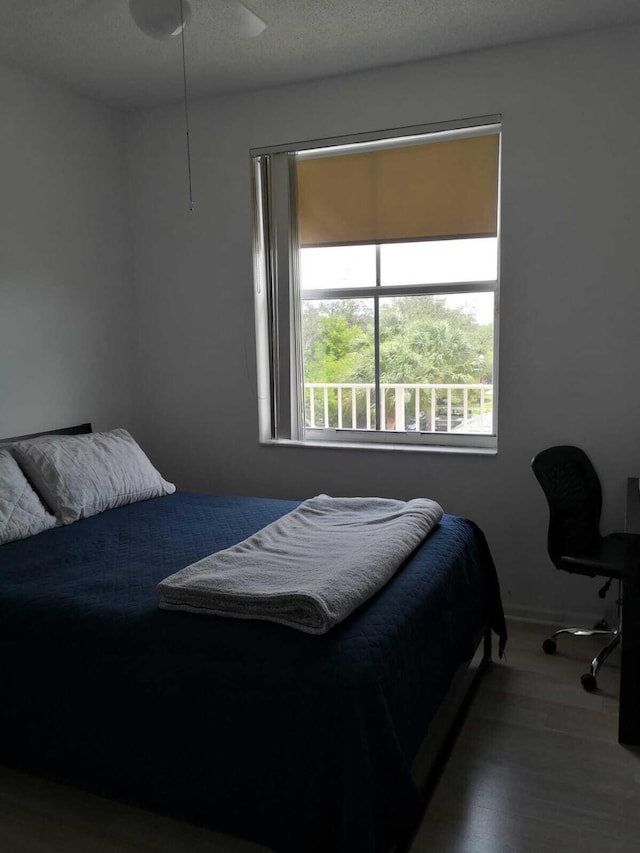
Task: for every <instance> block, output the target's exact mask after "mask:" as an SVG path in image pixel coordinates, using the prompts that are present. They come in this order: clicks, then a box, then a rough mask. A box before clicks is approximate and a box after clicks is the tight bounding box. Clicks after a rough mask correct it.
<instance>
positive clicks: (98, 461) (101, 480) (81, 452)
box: [11, 429, 176, 524]
mask: <svg viewBox="0 0 640 853" xmlns="http://www.w3.org/2000/svg"><path fill="white" fill-rule="evenodd" d="M11 452H12V453H13V454H14V456H15V457H16V459H17V460H18V462H19V463H20V465H21V466H22V468H23V469H24V471H25V472H26V474H27V476H28V477H29V479H30V480H31V482H32V483H33V485H34V486H35V488H36V489H37V490H38V492H39V493H40V494H41V495H42V497H43V499H44V500H45V501H46V503H47V504H48V505H49V507H50V508H51V509H52V510H53V511H54V512H55V514H56V516H57V517H58V519H59V520H60V521H61V522H62V523H63V524H71V523H72V522H74V521H77V520H78V519H80V518H87V517H88V516H90V515H97V513H99V512H104V511H105V510H107V509H112V508H113V507H117V506H122V505H123V504H131V503H135V502H136V501H144V500H147V498H157V497H160V496H162V495H170V494H172V493H173V492H175V490H176V487H175V486H174V485H173V484H172V483H167V481H166V480H164V479H163V478H162V477H161V476H160V474H159V473H158V471H156V469H155V468H154V467H153V465H152V464H151V462H149V460H148V458H147V456H146V455H145V454H144V452H143V451H142V450H141V448H140V447H139V445H138V444H137V443H136V442H135V441H134V439H133V438H132V437H131V435H130V434H129V433H128V432H127V430H126V429H114V430H110V431H109V432H93V433H88V434H87V435H51V436H40V437H39V438H35V439H30V440H28V441H18V442H16V443H15V444H12V445H11Z"/></svg>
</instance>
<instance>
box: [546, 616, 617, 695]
mask: <svg viewBox="0 0 640 853" xmlns="http://www.w3.org/2000/svg"><path fill="white" fill-rule="evenodd" d="M560 634H573V636H574V637H593V636H596V635H597V636H600V635H605V634H606V635H607V636H608V637H610V638H611V639H610V640H609V642H608V643H607V645H606V646H605V647H604V648H603V649H601V650H600V651H599V652H598V654H597V655H596V656H595V657H594V658H593V660H592V661H591V666H590V667H589V672H586V673H585V674H584V675H583V676H581V678H580V682H581V684H582V686H583V687H584V689H585V690H587V691H588V692H589V693H592V692H593V691H594V690H597V689H598V680H597V679H598V673H599V672H600V667H601V666H602V664H603V663H604V662H605V661H606V659H607V658H608V657H609V655H610V654H611V652H612V651H613V650H614V649H615V648H616V646H618V645H620V640H621V637H622V632H621V630H620V628H612V629H610V630H605V629H601V628H559V629H558V630H557V631H554V633H553V634H552V635H551V637H549V638H547V639H546V640H545V641H544V642H543V644H542V648H543V650H544V652H545V653H546V654H548V655H551V654H553V653H554V652H555V650H556V647H557V642H556V638H557V637H559V636H560Z"/></svg>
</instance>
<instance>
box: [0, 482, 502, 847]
mask: <svg viewBox="0 0 640 853" xmlns="http://www.w3.org/2000/svg"><path fill="white" fill-rule="evenodd" d="M295 506H296V502H293V501H285V500H275V499H264V498H242V497H227V496H218V495H207V494H196V493H187V492H180V491H178V492H176V493H175V494H172V495H167V496H164V497H158V498H152V499H150V500H145V501H142V502H140V503H135V504H131V505H128V506H121V507H118V508H116V509H111V510H108V511H106V512H103V513H101V514H98V515H95V516H93V517H91V518H86V519H83V520H81V521H77V522H75V523H73V524H70V525H68V526H64V527H58V528H55V529H52V530H47V531H45V532H43V533H40V534H39V535H37V536H32V537H30V538H27V539H24V540H21V541H16V542H11V543H9V544H5V545H2V546H0V578H1V580H0V752H1V756H0V757H1V759H2V760H3V761H4V762H6V763H10V764H13V765H18V766H21V767H26V768H29V769H31V770H35V771H37V772H41V773H46V774H49V775H53V776H54V777H57V778H62V779H64V780H66V781H70V782H72V783H75V784H78V785H81V786H83V787H90V788H92V789H94V790H98V791H100V792H103V793H106V794H108V795H110V796H115V797H117V798H122V799H125V800H127V801H132V802H135V803H138V804H141V805H144V806H147V807H151V808H154V809H159V810H162V811H164V812H167V813H171V814H176V815H180V816H183V817H186V818H189V819H192V820H196V821H200V822H204V823H206V824H208V825H210V826H212V827H215V828H216V829H218V830H221V831H223V832H227V833H230V834H232V835H235V836H240V837H243V838H246V839H249V840H252V841H255V842H258V843H261V844H263V845H265V846H267V847H269V848H271V849H273V850H274V851H278V853H281V851H282V853H294V851H295V853H300V851H305V853H306V851H309V853H313V851H341V853H347V851H348V852H349V853H374V851H376V853H377V851H383V850H385V851H386V850H390V849H392V848H393V847H394V845H395V846H396V847H398V846H399V845H400V844H402V843H405V842H406V839H407V838H408V837H410V834H411V831H412V829H413V828H414V827H415V826H416V822H417V821H418V819H419V817H420V813H421V807H422V802H423V799H422V791H421V784H422V782H423V781H424V778H421V779H420V780H418V779H417V778H416V776H417V775H420V776H421V777H424V776H425V774H426V771H427V770H429V771H431V772H433V769H434V767H437V766H438V761H439V760H440V759H441V751H440V750H441V745H442V743H443V740H444V736H443V732H448V731H449V729H450V727H449V725H448V723H447V724H446V725H445V724H444V723H443V721H445V720H447V717H448V716H450V714H449V711H451V709H452V708H454V707H455V708H457V707H458V705H459V702H456V703H455V706H454V705H453V704H452V703H453V699H452V697H453V694H454V692H457V691H458V688H457V685H458V683H459V682H460V680H461V678H463V676H464V674H465V673H466V682H469V683H470V681H471V679H470V673H474V672H475V670H473V669H470V668H469V667H470V663H471V661H473V660H474V659H475V660H476V661H477V660H478V659H481V660H482V662H483V663H484V664H486V662H487V661H488V659H489V656H490V641H489V636H490V635H489V632H490V629H493V630H494V631H496V632H497V633H498V635H499V636H500V643H501V645H502V644H504V641H505V638H506V632H505V627H504V618H503V614H502V606H501V602H500V595H499V589H498V582H497V578H496V574H495V569H494V566H493V562H492V559H491V555H490V552H489V549H488V547H487V543H486V541H485V538H484V536H483V534H482V532H481V531H480V530H479V528H478V527H477V526H476V525H475V524H473V523H472V522H470V521H468V520H465V519H462V518H458V517H455V516H451V515H445V516H444V518H443V519H442V521H441V522H440V524H439V525H438V526H437V528H436V529H435V530H434V531H433V532H432V533H431V534H430V536H429V537H428V538H427V540H426V541H425V542H424V543H423V544H422V545H421V546H420V547H419V548H418V549H417V550H416V551H415V552H414V554H413V555H412V557H411V558H410V559H409V560H408V561H407V562H406V563H405V565H404V566H403V567H402V568H401V569H400V570H399V571H398V572H397V573H396V575H395V576H394V578H393V579H392V580H391V581H390V582H389V583H388V584H387V585H386V586H385V587H384V588H383V589H382V590H381V591H380V592H379V593H377V594H376V595H375V596H374V597H373V598H371V599H370V600H369V601H368V602H366V603H365V604H364V605H362V606H361V607H360V608H359V609H358V610H357V611H356V612H354V613H353V614H352V615H351V616H350V617H349V618H348V619H347V620H346V621H345V622H343V623H341V624H340V625H338V626H336V627H335V628H333V629H332V630H331V631H329V632H328V633H327V634H325V635H322V636H311V635H308V634H304V633H301V632H299V631H295V630H292V629H291V628H288V627H285V626H282V625H277V624H274V623H270V622H266V621H242V620H237V619H229V618H221V617H212V616H200V615H194V614H189V613H180V612H167V611H163V610H160V609H158V606H157V605H158V594H157V591H156V586H157V584H158V582H159V581H160V580H162V579H163V578H165V577H166V576H168V575H170V574H172V573H173V572H175V571H177V570H178V569H180V568H182V567H184V566H186V565H188V564H190V563H193V562H195V561H196V560H199V559H201V558H202V557H203V556H205V555H207V554H210V553H212V552H214V551H218V550H220V549H223V548H227V547H229V546H230V545H233V544H235V543H236V542H239V541H241V540H243V539H245V538H246V537H248V536H250V535H251V534H252V533H254V532H255V531H257V530H259V529H260V528H262V527H264V526H265V525H267V524H269V523H271V522H272V521H274V520H276V519H277V518H279V517H281V516H282V515H284V514H285V513H287V512H289V511H290V510H291V509H293V508H294V507H295ZM474 656H475V657H474ZM480 669H481V667H479V668H478V671H480ZM466 682H465V689H466V686H467V684H466ZM425 733H426V737H425ZM425 756H426V758H425ZM434 756H436V759H435V760H434ZM437 756H440V758H437ZM421 764H423V765H424V767H420V765H421ZM425 768H426V769H425Z"/></svg>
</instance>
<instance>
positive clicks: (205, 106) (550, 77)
mask: <svg viewBox="0 0 640 853" xmlns="http://www.w3.org/2000/svg"><path fill="white" fill-rule="evenodd" d="M639 55H640V30H638V29H630V30H629V29H628V30H624V31H623V30H612V31H609V32H604V33H600V34H589V35H583V36H578V37H571V38H562V39H554V40H550V41H544V42H542V41H540V42H532V43H529V44H524V45H519V46H514V47H510V48H502V49H496V50H490V51H484V52H481V53H476V54H468V55H462V56H456V57H451V58H446V59H440V60H437V61H434V62H429V63H421V64H412V65H407V66H403V67H396V68H392V69H386V70H380V71H376V72H368V73H363V74H357V75H350V76H345V77H338V78H334V79H329V80H325V81H321V82H317V83H308V84H304V85H298V86H290V87H286V88H280V89H275V90H271V91H266V92H263V93H253V94H251V93H250V94H245V95H239V96H234V97H227V98H218V99H215V100H209V101H206V102H200V103H198V104H197V105H194V107H193V109H192V144H193V153H194V192H195V197H196V205H197V210H196V212H195V213H194V214H189V212H188V210H187V203H186V174H185V157H184V136H183V127H182V120H183V116H182V111H181V108H180V107H179V106H176V107H175V108H165V109H156V110H153V111H149V112H143V113H139V114H137V115H135V116H134V117H133V118H132V119H131V121H130V123H129V126H128V151H129V167H130V176H131V189H132V216H133V226H132V227H133V236H134V240H133V243H134V246H135V259H134V281H135V289H136V299H137V302H138V308H139V311H140V318H141V322H140V325H139V336H140V339H139V340H140V355H141V369H142V376H143V385H144V396H143V400H142V409H143V413H144V417H145V421H144V426H143V429H142V435H143V438H144V440H145V442H146V444H147V445H148V447H149V449H150V450H151V451H152V452H153V453H154V458H155V459H156V460H157V462H158V463H159V464H160V466H161V467H162V468H163V470H164V472H165V474H166V475H167V476H169V477H172V478H175V479H176V480H177V481H178V483H179V484H180V485H181V486H183V487H187V488H195V489H202V490H211V491H218V492H232V493H245V494H247V493H252V494H261V495H275V496H291V497H298V498H303V497H305V496H309V495H312V494H314V493H317V492H320V491H325V492H329V493H333V494H359V493H364V494H370V493H375V494H381V495H397V496H401V497H409V496H414V495H427V496H430V497H433V498H436V499H438V500H439V501H440V502H441V503H442V504H443V506H444V507H445V510H446V511H449V512H453V513H459V514H462V515H468V516H470V517H471V518H473V519H475V520H476V521H477V522H478V523H479V524H480V525H481V526H482V527H483V529H484V530H485V532H486V534H487V537H488V539H489V543H490V545H491V547H492V550H493V553H494V556H495V559H496V563H497V566H498V570H499V574H500V577H501V581H502V587H503V593H504V598H505V604H506V606H507V607H508V609H509V610H510V611H511V612H515V613H520V614H529V615H531V614H532V612H533V611H535V612H538V613H542V612H544V611H548V612H550V613H553V614H555V615H561V614H563V613H568V612H585V611H586V612H592V613H594V614H598V613H599V611H600V604H599V599H597V597H595V589H596V588H597V581H593V582H591V581H588V580H586V579H581V578H578V579H575V578H571V577H569V576H568V575H565V574H564V573H558V572H556V571H555V570H554V569H553V568H552V567H551V564H550V563H549V561H548V558H547V556H546V551H545V538H546V504H545V502H544V498H543V495H542V492H541V491H540V489H539V487H538V486H537V484H536V482H535V481H534V478H533V475H532V473H531V470H530V467H529V462H530V460H531V457H532V456H533V455H534V454H535V453H536V451H538V450H539V449H541V448H543V447H545V446H547V445H550V444H552V443H565V442H566V443H575V444H578V445H581V446H582V447H584V448H585V449H586V450H587V451H588V452H589V454H590V455H591V456H592V458H593V460H594V462H595V464H596V466H597V468H598V470H599V472H600V474H601V477H602V481H603V486H604V492H605V512H604V525H603V526H604V528H605V530H611V529H613V528H614V527H616V528H618V529H619V528H620V527H621V526H622V524H623V504H624V489H625V478H626V477H627V476H628V475H630V474H639V473H640V390H639V387H638V380H637V376H638V368H639V366H640V335H639V334H638V320H639V318H640V239H639V236H638V235H639V234H640V215H639V207H638V200H639V199H640V167H639V159H638V152H639V148H638V140H639V139H640V110H638V104H639V103H640V75H639V74H638V56H639ZM490 113H502V115H503V119H504V140H503V142H504V148H503V151H504V161H503V173H502V176H503V206H502V213H503V258H502V262H503V264H502V269H503V275H502V288H503V291H502V316H501V329H500V334H501V346H500V437H499V453H498V455H497V457H494V458H487V457H479V456H475V457H469V456H462V455H453V456H452V455H443V454H441V455H438V454H435V453H434V454H426V453H422V454H420V453H393V452H382V451H373V450H361V451H354V452H350V451H340V450H330V449H298V448H277V447H276V448H272V447H260V446H259V445H258V440H257V436H258V425H257V404H256V371H255V346H254V336H253V293H252V260H251V202H250V180H249V149H250V148H251V147H252V146H264V145H270V144H275V143H281V142H290V141H298V140H305V139H314V138H319V137H323V136H333V135H338V134H346V133H354V132H360V131H368V130H375V129H380V128H390V127H402V126H403V125H412V124H420V123H424V122H437V121H444V120H449V119H457V118H464V117H468V116H477V115H484V114H490Z"/></svg>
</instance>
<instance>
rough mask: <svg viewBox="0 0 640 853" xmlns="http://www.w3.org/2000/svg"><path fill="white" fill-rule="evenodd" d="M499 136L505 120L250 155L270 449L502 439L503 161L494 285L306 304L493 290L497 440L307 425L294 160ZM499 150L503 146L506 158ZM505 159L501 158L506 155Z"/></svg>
mask: <svg viewBox="0 0 640 853" xmlns="http://www.w3.org/2000/svg"><path fill="white" fill-rule="evenodd" d="M485 133H491V134H495V133H498V134H499V135H500V142H501V116H499V115H492V116H482V117H479V118H476V119H470V120H468V121H463V122H446V123H441V124H437V125H422V126H414V127H409V128H401V129H394V130H389V131H383V132H380V133H367V134H359V135H355V136H348V137H338V138H331V139H324V140H314V141H309V142H304V143H297V144H292V145H279V146H271V147H267V148H257V149H252V150H251V152H250V154H251V166H252V183H253V202H254V205H253V207H254V228H253V232H254V238H253V256H254V285H255V289H254V294H255V323H256V349H257V380H258V418H259V439H260V442H261V443H265V444H274V443H275V444H288V445H290V444H302V445H310V446H330V447H339V446H344V447H349V448H354V447H364V448H372V447H379V448H387V449H391V448H394V449H414V450H417V449H421V450H435V449H448V450H456V449H459V450H464V451H469V450H476V451H478V452H495V451H496V450H497V435H498V331H499V329H498V318H499V312H500V255H501V252H500V173H501V169H500V161H499V163H498V176H499V177H498V228H497V251H498V259H497V275H496V279H495V280H489V281H470V282H469V281H466V282H453V283H449V282H447V283H433V284H416V285H401V286H398V285H387V286H385V285H380V283H377V284H376V285H375V286H371V287H356V288H340V289H336V288H326V289H324V288H323V289H318V290H305V291H304V299H305V300H306V299H341V298H345V299H348V298H355V299H365V298H371V297H374V298H378V299H381V298H389V297H396V296H420V295H436V296H437V295H444V294H458V293H479V292H482V293H489V292H490V293H493V295H494V325H493V334H494V342H493V343H494V359H493V361H494V363H493V415H492V417H493V433H492V434H491V435H484V434H470V433H444V432H419V431H408V430H407V431H404V432H400V431H390V430H357V429H355V430H354V429H334V428H310V427H306V426H305V425H304V381H303V375H302V369H303V365H302V343H301V336H300V329H301V301H302V294H301V291H300V287H299V239H298V219H297V187H296V158H297V157H298V155H302V156H305V154H304V152H309V153H308V154H307V155H306V156H313V153H312V152H316V151H317V152H318V155H319V156H324V155H326V154H327V153H329V152H331V151H335V152H336V153H347V152H348V151H349V150H350V149H352V150H355V149H358V150H366V149H367V148H378V147H398V146H399V145H410V144H415V143H416V142H418V141H425V137H429V141H436V140H437V141H445V140H446V139H459V138H462V137H465V136H479V135H481V134H485ZM500 150H501V144H500V148H499V151H500ZM500 156H501V155H500V153H499V157H500Z"/></svg>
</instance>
